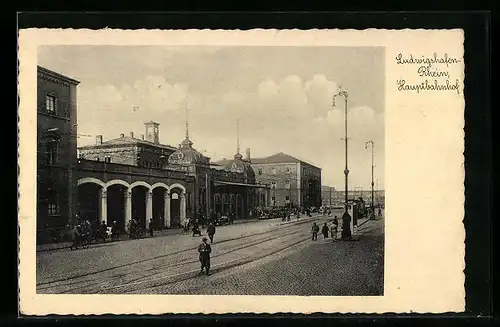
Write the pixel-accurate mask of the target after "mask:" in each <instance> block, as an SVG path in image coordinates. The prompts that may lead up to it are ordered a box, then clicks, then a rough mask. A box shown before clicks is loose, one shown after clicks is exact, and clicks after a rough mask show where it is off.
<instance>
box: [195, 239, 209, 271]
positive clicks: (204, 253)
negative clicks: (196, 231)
mask: <svg viewBox="0 0 500 327" xmlns="http://www.w3.org/2000/svg"><path fill="white" fill-rule="evenodd" d="M207 241H208V240H207V238H206V237H203V238H202V240H201V244H200V245H199V246H198V253H199V255H200V263H201V272H200V274H203V269H205V271H206V274H207V276H208V275H210V253H211V252H212V247H211V246H210V244H208V243H207Z"/></svg>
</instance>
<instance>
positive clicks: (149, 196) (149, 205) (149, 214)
mask: <svg viewBox="0 0 500 327" xmlns="http://www.w3.org/2000/svg"><path fill="white" fill-rule="evenodd" d="M151 218H153V192H152V191H151V190H148V191H147V192H146V226H147V225H148V223H149V219H151Z"/></svg>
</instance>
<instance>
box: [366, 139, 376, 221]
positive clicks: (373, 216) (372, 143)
mask: <svg viewBox="0 0 500 327" xmlns="http://www.w3.org/2000/svg"><path fill="white" fill-rule="evenodd" d="M369 145H370V146H371V148H372V212H371V218H372V219H374V218H375V214H374V213H375V207H374V206H373V194H374V192H373V185H374V183H373V168H374V167H375V166H374V165H373V151H374V148H375V143H374V142H373V141H371V140H370V141H368V142H366V143H365V149H368V146H369Z"/></svg>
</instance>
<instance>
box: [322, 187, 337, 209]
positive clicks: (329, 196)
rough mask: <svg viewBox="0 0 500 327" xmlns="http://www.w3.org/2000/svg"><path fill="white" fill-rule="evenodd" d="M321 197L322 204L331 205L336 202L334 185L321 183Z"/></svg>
mask: <svg viewBox="0 0 500 327" xmlns="http://www.w3.org/2000/svg"><path fill="white" fill-rule="evenodd" d="M321 199H322V205H323V206H333V205H336V203H337V200H338V199H337V196H336V191H335V187H333V186H326V185H323V186H322V187H321Z"/></svg>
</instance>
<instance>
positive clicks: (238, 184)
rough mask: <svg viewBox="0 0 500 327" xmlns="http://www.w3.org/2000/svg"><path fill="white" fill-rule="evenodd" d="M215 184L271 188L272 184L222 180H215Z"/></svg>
mask: <svg viewBox="0 0 500 327" xmlns="http://www.w3.org/2000/svg"><path fill="white" fill-rule="evenodd" d="M214 185H215V186H224V185H232V186H244V187H256V188H270V186H268V185H262V184H247V183H235V182H222V181H215V182H214Z"/></svg>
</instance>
